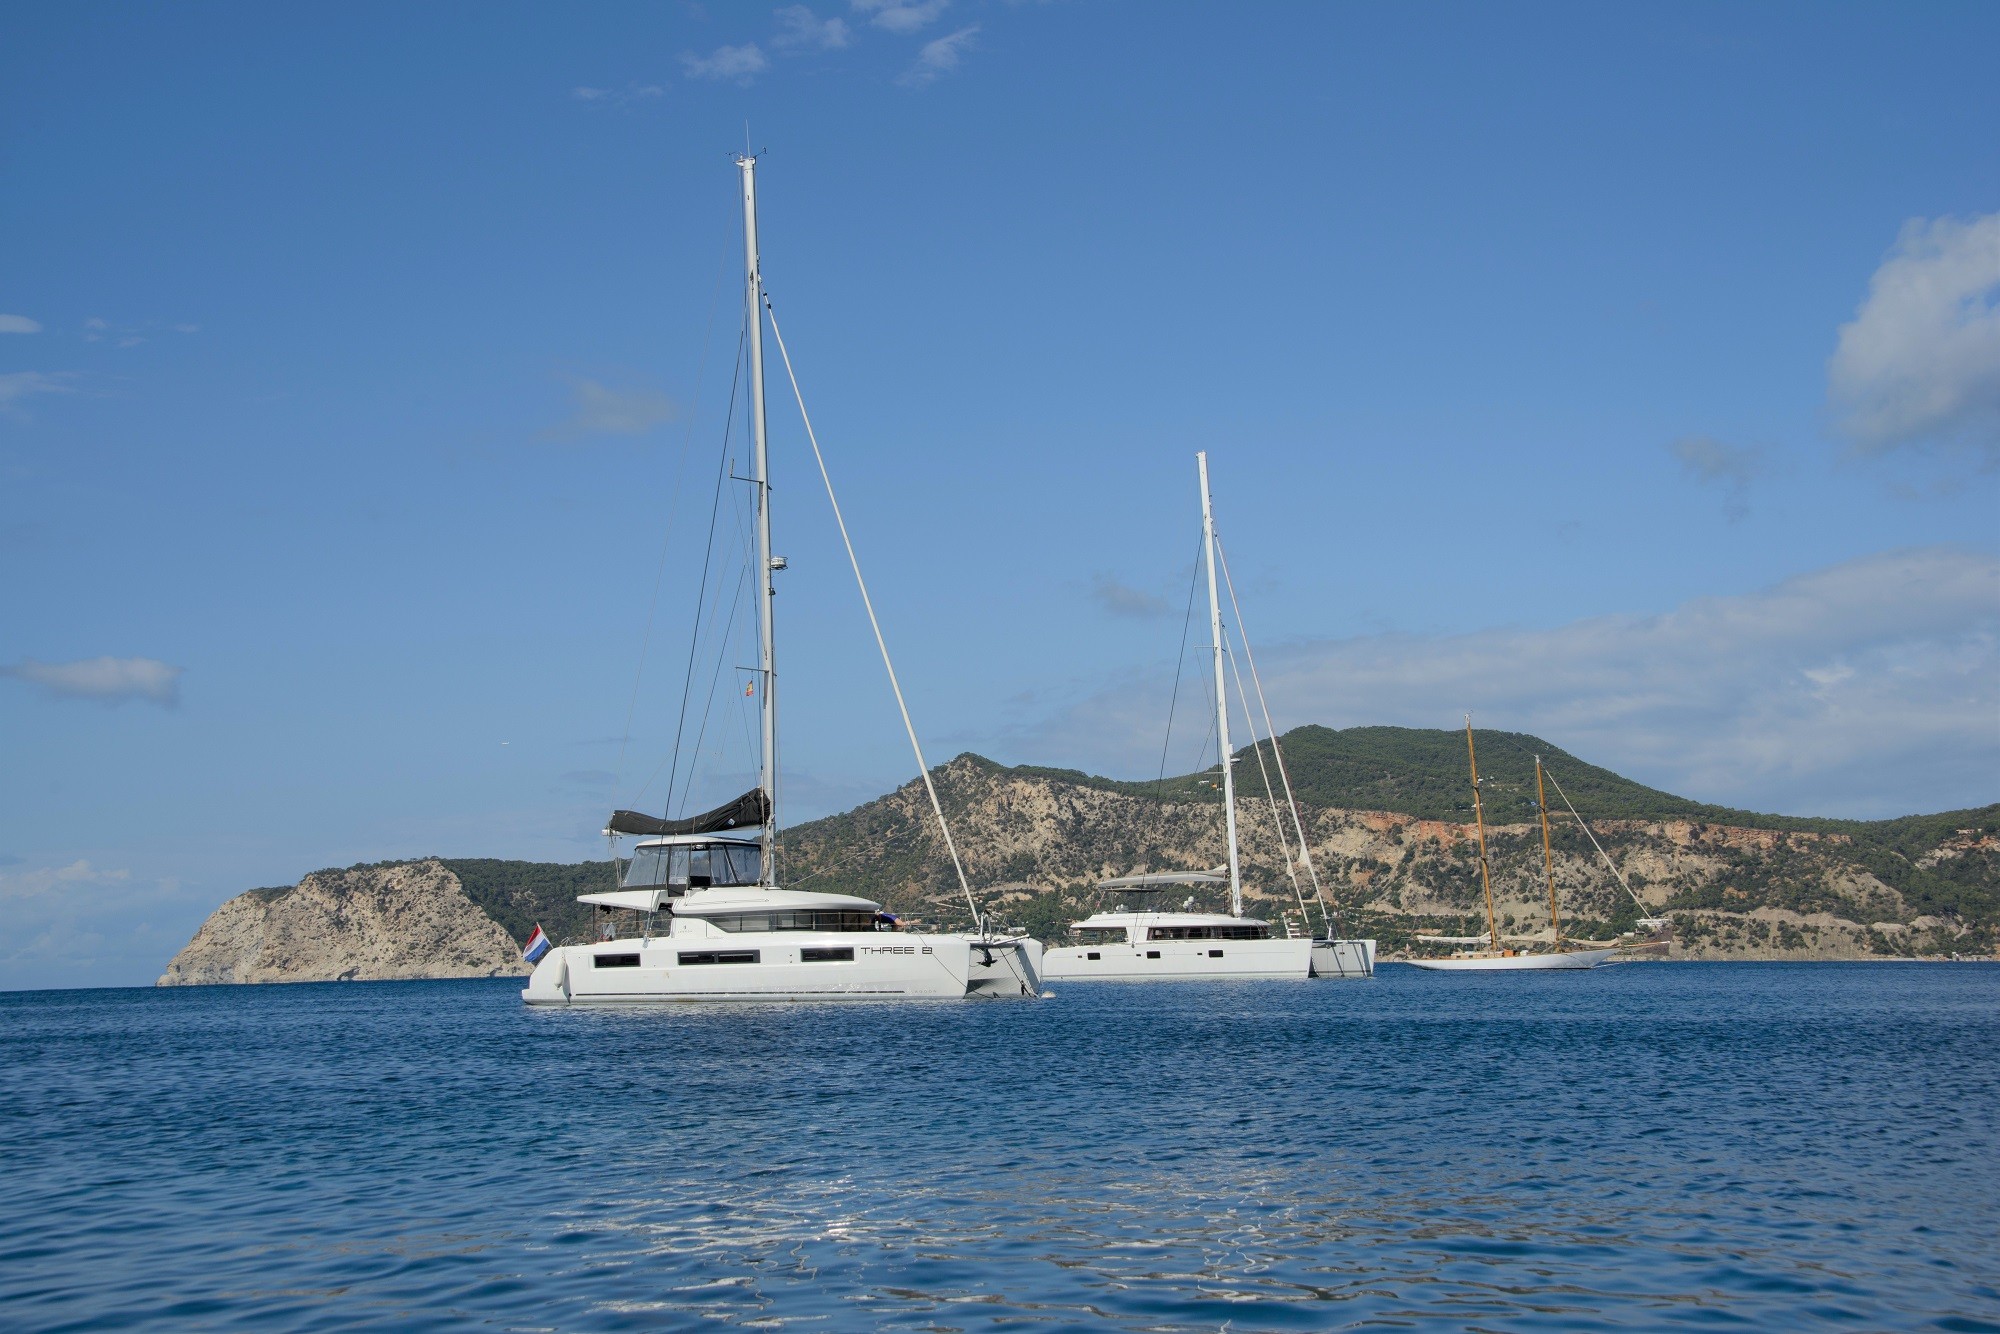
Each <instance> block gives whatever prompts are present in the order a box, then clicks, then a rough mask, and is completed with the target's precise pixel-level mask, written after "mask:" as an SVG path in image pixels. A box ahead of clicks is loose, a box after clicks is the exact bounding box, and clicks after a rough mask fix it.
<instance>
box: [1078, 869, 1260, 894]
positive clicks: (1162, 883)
mask: <svg viewBox="0 0 2000 1334" xmlns="http://www.w3.org/2000/svg"><path fill="white" fill-rule="evenodd" d="M1228 882H1229V877H1228V876H1226V875H1224V874H1223V873H1222V872H1221V870H1219V869H1218V870H1214V871H1156V872H1154V873H1152V874H1150V875H1121V876H1116V877H1113V878H1112V879H1110V880H1100V881H1098V882H1097V887H1098V888H1099V889H1161V888H1164V887H1166V886H1168V885H1222V884H1227V883H1228Z"/></svg>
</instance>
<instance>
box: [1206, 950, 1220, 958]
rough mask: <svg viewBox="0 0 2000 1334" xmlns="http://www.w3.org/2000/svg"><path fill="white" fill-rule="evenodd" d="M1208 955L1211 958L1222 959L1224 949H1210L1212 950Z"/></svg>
mask: <svg viewBox="0 0 2000 1334" xmlns="http://www.w3.org/2000/svg"><path fill="white" fill-rule="evenodd" d="M1208 957H1209V958H1211V959H1220V958H1221V957H1222V951H1221V950H1210V951H1209V952H1208Z"/></svg>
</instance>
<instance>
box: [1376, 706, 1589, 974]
mask: <svg viewBox="0 0 2000 1334" xmlns="http://www.w3.org/2000/svg"><path fill="white" fill-rule="evenodd" d="M1465 756H1466V760H1467V762H1468V763H1469V764H1470V765H1471V767H1472V819H1473V824H1474V826H1475V827H1476V828H1477V830H1478V837H1479V883H1480V887H1481V888H1482V889H1484V890H1485V892H1486V945H1487V948H1486V949H1484V950H1465V951H1462V952H1460V953H1458V954H1454V955H1452V956H1450V957H1449V958H1444V959H1412V960H1410V962H1411V963H1412V964H1415V965H1416V966H1417V967H1419V968H1428V969H1431V970H1432V971H1436V972H1547V971H1551V970H1555V969H1573V968H1595V967H1597V966H1598V965H1599V964H1601V963H1603V962H1604V961H1605V960H1607V959H1609V958H1611V957H1612V956H1613V955H1615V954H1617V953H1618V950H1617V947H1615V946H1610V947H1596V946H1576V947H1574V948H1569V949H1565V948H1564V942H1563V934H1562V916H1561V913H1560V911H1559V909H1558V906H1557V903H1556V862H1555V851H1554V849H1553V847H1552V846H1551V844H1550V842H1549V806H1548V801H1547V799H1546V797H1547V794H1546V793H1545V792H1544V791H1543V788H1542V757H1541V756H1539V755H1537V756H1536V757H1535V803H1536V806H1537V808H1538V809H1539V810H1540V812H1541V816H1542V868H1543V873H1544V874H1545V875H1546V876H1547V879H1548V886H1549V922H1550V924H1551V925H1552V926H1553V928H1554V931H1555V941H1554V943H1553V945H1552V946H1551V947H1550V949H1549V950H1547V951H1545V952H1542V953H1533V954H1531V953H1528V952H1526V951H1522V950H1513V949H1507V948H1505V947H1504V946H1503V945H1502V944H1501V941H1500V920H1499V918H1498V917H1497V916H1496V915H1495V913H1494V911H1493V873H1492V871H1491V869H1490V868H1489V867H1488V866H1487V862H1486V807H1485V803H1484V802H1482V801H1481V800H1480V795H1479V790H1480V783H1479V752H1478V749H1477V747H1475V746H1474V745H1473V742H1472V715H1471V714H1469V713H1468V714H1466V715H1465ZM1418 939H1419V940H1424V939H1428V940H1431V941H1434V942H1436V943H1438V944H1465V943H1470V941H1468V940H1467V939H1466V938H1464V937H1454V936H1431V937H1423V936H1419V937H1418ZM1477 939H1478V938H1477V937H1472V938H1471V941H1476V940H1477Z"/></svg>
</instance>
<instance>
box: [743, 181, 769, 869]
mask: <svg viewBox="0 0 2000 1334" xmlns="http://www.w3.org/2000/svg"><path fill="white" fill-rule="evenodd" d="M736 165H737V167H738V169H740V170H741V171H742V173H743V270H744V292H743V300H744V315H745V318H746V321H747V328H748V332H749V335H750V435H751V439H752V440H753V441H754V442H755V456H756V457H755V460H754V463H753V465H752V467H751V477H750V480H751V482H752V484H754V485H755V486H756V488H757V674H758V677H759V684H760V685H761V686H762V687H763V688H762V690H760V691H759V692H758V693H759V694H760V695H761V696H762V697H763V698H762V701H761V702H762V705H763V717H764V753H763V760H762V763H761V764H760V766H759V767H758V770H757V787H758V789H759V790H760V791H762V792H763V794H764V805H765V810H766V814H765V817H764V828H763V830H762V832H761V833H760V834H759V836H758V841H759V842H760V843H761V844H762V846H763V856H762V858H761V859H760V860H761V861H762V863H763V868H764V874H763V882H764V883H765V884H766V885H773V886H775V885H776V884H777V883H778V648H777V642H776V636H775V633H774V629H773V625H772V619H771V603H772V599H773V598H774V596H775V595H776V593H777V591H778V590H777V589H776V588H774V587H772V585H771V579H772V576H773V574H775V573H776V571H777V568H778V567H777V564H776V563H775V562H774V561H773V560H772V559H771V457H770V446H769V441H768V439H767V438H766V436H765V433H764V273H763V270H762V269H761V268H760V267H759V266H758V262H757V159H756V158H754V157H751V156H750V155H748V154H747V153H746V154H744V155H743V156H741V157H738V158H737V159H736Z"/></svg>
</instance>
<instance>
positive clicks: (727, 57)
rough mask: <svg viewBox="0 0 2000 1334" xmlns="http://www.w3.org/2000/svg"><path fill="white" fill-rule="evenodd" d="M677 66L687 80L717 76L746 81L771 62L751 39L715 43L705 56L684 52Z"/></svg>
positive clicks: (767, 67) (734, 80) (721, 78)
mask: <svg viewBox="0 0 2000 1334" xmlns="http://www.w3.org/2000/svg"><path fill="white" fill-rule="evenodd" d="M681 68H682V69H683V70H686V71H687V75H688V77H689V78H691V79H720V80H728V81H732V82H735V83H749V82H750V81H751V80H752V79H754V78H756V77H757V76H758V75H759V74H762V73H763V72H764V71H765V70H767V69H769V68H771V61H770V59H769V57H767V56H766V55H765V54H764V52H763V50H762V49H761V48H759V47H758V45H757V44H756V43H755V42H746V43H744V44H743V45H742V46H718V47H716V48H715V50H713V51H711V52H709V53H708V54H707V55H705V56H698V55H694V54H693V53H691V52H690V53H688V54H685V55H683V56H682V57H681Z"/></svg>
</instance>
